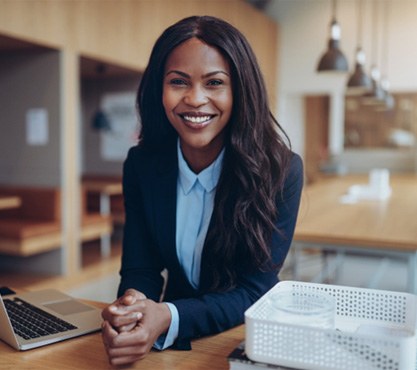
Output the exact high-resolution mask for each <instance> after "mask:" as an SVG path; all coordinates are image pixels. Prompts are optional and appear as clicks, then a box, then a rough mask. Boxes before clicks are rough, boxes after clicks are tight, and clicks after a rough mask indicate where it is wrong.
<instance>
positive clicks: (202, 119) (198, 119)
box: [184, 116, 211, 123]
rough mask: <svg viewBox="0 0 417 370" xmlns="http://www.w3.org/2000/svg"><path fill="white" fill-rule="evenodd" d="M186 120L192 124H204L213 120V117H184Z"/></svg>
mask: <svg viewBox="0 0 417 370" xmlns="http://www.w3.org/2000/svg"><path fill="white" fill-rule="evenodd" d="M184 119H185V120H187V121H190V122H192V123H203V122H206V121H208V120H209V119H211V116H198V117H195V116H184Z"/></svg>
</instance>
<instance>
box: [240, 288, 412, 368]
mask: <svg viewBox="0 0 417 370" xmlns="http://www.w3.org/2000/svg"><path fill="white" fill-rule="evenodd" d="M283 290H287V291H293V292H294V293H296V294H300V293H302V294H304V295H308V294H309V293H311V294H313V293H315V292H322V293H327V294H329V295H331V296H333V297H334V299H335V305H336V312H335V329H321V328H314V327H308V326H302V325H295V324H283V323H279V322H276V321H273V320H271V319H270V318H269V316H270V315H269V312H270V306H269V302H268V297H269V295H270V294H272V293H274V292H276V291H283ZM416 299H417V296H415V295H412V294H408V293H399V292H391V291H385V290H375V289H363V288H352V287H346V286H338V285H326V284H313V283H304V282H296V281H282V282H280V283H278V284H277V285H275V286H274V287H273V288H272V289H271V290H270V291H268V292H267V293H266V294H265V295H264V296H263V297H261V298H260V299H259V300H258V301H257V302H256V303H255V304H254V305H252V306H251V307H250V308H249V309H248V310H247V311H246V312H245V323H246V339H245V350H246V354H247V356H248V357H249V358H250V359H251V360H253V361H259V362H265V363H269V364H275V365H282V366H288V367H293V368H299V369H308V370H368V369H380V370H415V369H416V348H417V340H416V307H417V305H416Z"/></svg>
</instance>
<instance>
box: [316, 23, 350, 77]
mask: <svg viewBox="0 0 417 370" xmlns="http://www.w3.org/2000/svg"><path fill="white" fill-rule="evenodd" d="M339 43H340V26H339V24H338V23H337V21H336V19H333V20H332V22H331V24H330V40H329V43H328V48H327V50H326V52H325V53H324V54H323V56H322V57H321V58H320V61H319V64H318V66H317V71H318V72H324V71H336V72H346V71H347V70H348V62H347V59H346V57H345V56H344V54H343V53H342V51H341V50H340V48H339Z"/></svg>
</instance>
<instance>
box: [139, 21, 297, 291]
mask: <svg viewBox="0 0 417 370" xmlns="http://www.w3.org/2000/svg"><path fill="white" fill-rule="evenodd" d="M193 37H196V38H198V39H200V40H201V41H202V42H204V43H206V44H207V45H210V46H212V47H215V48H216V49H217V50H218V51H219V52H220V53H221V54H222V55H223V56H224V57H225V58H226V60H227V61H228V62H229V65H230V70H231V80H232V91H233V109H232V115H231V119H230V122H229V123H228V125H227V126H226V128H227V129H226V135H225V136H226V137H225V155H224V162H223V168H222V172H221V175H220V179H219V183H218V185H217V189H216V196H215V201H214V210H213V215H212V220H211V224H210V228H209V231H208V233H207V236H206V241H205V247H204V252H203V253H204V258H203V261H204V263H205V264H207V265H206V266H204V267H203V266H202V268H204V269H205V270H206V271H208V272H209V273H210V274H211V277H210V286H209V290H212V291H219V290H227V289H230V288H232V287H233V286H235V284H236V280H237V276H238V275H239V273H241V272H243V271H251V270H252V269H268V268H273V263H272V259H271V251H270V243H271V238H272V233H273V231H274V230H275V221H276V219H277V217H278V214H277V209H276V200H277V197H278V196H280V194H281V192H280V190H282V188H283V184H284V179H285V176H286V172H287V169H288V166H289V161H290V157H291V151H290V145H289V140H288V137H287V136H286V134H285V132H284V131H283V130H282V128H281V127H280V125H279V124H278V122H277V121H276V119H275V118H274V117H273V115H272V114H271V112H270V109H269V105H268V96H267V92H266V88H265V83H264V80H263V77H262V74H261V71H260V68H259V66H258V63H257V60H256V57H255V54H254V52H253V51H252V48H251V47H250V45H249V43H248V41H247V40H246V38H245V37H244V36H243V35H242V33H241V32H240V31H238V30H237V29H236V28H235V27H233V26H232V25H230V24H229V23H227V22H225V21H223V20H221V19H218V18H215V17H211V16H193V17H188V18H185V19H183V20H181V21H179V22H177V23H175V24H174V25H172V26H170V27H169V28H167V29H166V30H165V31H164V32H163V33H162V35H161V36H160V37H159V38H158V40H157V41H156V43H155V45H154V47H153V50H152V53H151V56H150V60H149V63H148V66H147V68H146V70H145V72H144V74H143V77H142V80H141V83H140V86H139V90H138V94H137V108H138V111H139V114H140V117H141V121H142V131H141V135H140V141H139V145H141V146H143V147H145V148H147V149H149V150H155V151H163V150H164V149H165V148H166V147H167V146H168V144H169V142H171V141H175V140H176V139H177V133H176V131H175V130H174V129H173V127H172V126H171V124H170V123H169V121H168V119H167V117H166V115H165V110H164V107H163V105H162V92H163V91H162V89H163V74H164V68H165V63H166V60H167V58H168V56H169V55H170V53H171V52H172V51H173V50H174V49H175V48H176V47H177V46H178V45H179V44H181V43H182V42H184V41H186V40H188V39H190V38H193Z"/></svg>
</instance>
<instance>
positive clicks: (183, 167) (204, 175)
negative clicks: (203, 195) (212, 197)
mask: <svg viewBox="0 0 417 370" xmlns="http://www.w3.org/2000/svg"><path fill="white" fill-rule="evenodd" d="M177 153H178V169H179V173H178V178H179V182H180V185H181V187H182V190H183V191H184V194H188V193H189V192H190V191H191V189H192V188H193V186H194V184H195V183H196V182H197V180H198V182H199V183H200V184H201V186H202V187H203V188H204V189H205V191H206V192H211V191H212V190H213V189H214V188H215V187H216V186H217V183H218V181H219V177H220V172H221V169H222V164H223V157H224V148H223V149H222V151H221V152H220V153H219V155H218V156H217V158H216V159H215V161H214V162H213V163H212V164H211V165H210V166H208V167H207V168H205V169H204V170H203V171H201V172H200V173H199V174H198V175H197V174H195V173H194V172H193V171H192V170H191V169H190V167H188V164H187V162H186V161H185V159H184V156H183V154H182V151H181V148H180V142H179V140H178V145H177Z"/></svg>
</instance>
